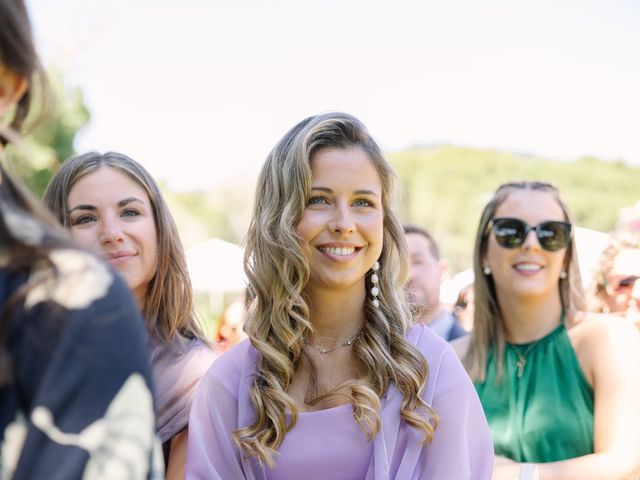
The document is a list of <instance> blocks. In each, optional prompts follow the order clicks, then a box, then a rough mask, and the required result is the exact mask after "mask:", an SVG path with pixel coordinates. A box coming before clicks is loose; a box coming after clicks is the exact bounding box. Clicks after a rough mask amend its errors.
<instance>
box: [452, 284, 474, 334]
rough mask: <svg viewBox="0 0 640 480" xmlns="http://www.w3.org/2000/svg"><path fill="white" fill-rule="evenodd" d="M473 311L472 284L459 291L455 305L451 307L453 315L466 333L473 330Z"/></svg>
mask: <svg viewBox="0 0 640 480" xmlns="http://www.w3.org/2000/svg"><path fill="white" fill-rule="evenodd" d="M473 310H474V295H473V283H470V284H468V285H466V286H464V287H462V288H461V289H460V292H459V293H458V298H456V303H455V304H454V305H453V314H454V315H455V316H456V318H457V319H458V322H460V325H461V326H462V328H464V329H465V330H466V331H467V332H470V331H471V330H473Z"/></svg>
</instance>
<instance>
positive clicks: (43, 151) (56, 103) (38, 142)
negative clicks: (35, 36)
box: [6, 70, 90, 198]
mask: <svg viewBox="0 0 640 480" xmlns="http://www.w3.org/2000/svg"><path fill="white" fill-rule="evenodd" d="M47 77H48V85H47V94H46V96H45V98H46V99H47V100H46V101H45V102H43V101H42V98H43V93H42V89H41V88H37V84H36V88H35V97H34V108H33V109H32V112H31V114H30V116H29V118H28V119H27V122H26V129H27V131H28V132H29V133H28V134H27V135H25V137H24V139H23V141H22V142H21V143H20V144H18V145H11V146H9V147H7V150H6V158H7V163H8V165H9V169H10V170H11V171H12V172H13V173H14V174H15V175H16V176H17V177H18V178H20V179H22V181H23V182H24V183H25V184H26V185H27V187H28V188H29V189H30V190H31V191H32V192H33V193H34V194H35V195H36V196H37V197H38V198H40V197H41V196H42V193H43V192H44V189H45V188H46V186H47V184H48V183H49V179H50V178H51V176H52V175H53V173H54V172H55V171H56V170H57V169H58V167H59V166H60V164H61V163H62V162H63V161H64V160H65V159H67V158H69V157H70V156H72V155H73V154H74V153H75V150H74V141H75V137H76V134H77V133H78V131H79V130H80V129H81V128H82V127H84V126H85V125H86V124H87V123H88V122H89V119H90V113H89V110H88V109H87V106H86V104H85V102H84V96H83V94H82V90H81V89H80V88H79V87H75V86H73V87H72V86H68V85H66V84H65V79H64V76H63V75H62V74H61V73H59V72H57V71H56V70H50V71H49V72H48V74H47ZM30 125H31V127H30Z"/></svg>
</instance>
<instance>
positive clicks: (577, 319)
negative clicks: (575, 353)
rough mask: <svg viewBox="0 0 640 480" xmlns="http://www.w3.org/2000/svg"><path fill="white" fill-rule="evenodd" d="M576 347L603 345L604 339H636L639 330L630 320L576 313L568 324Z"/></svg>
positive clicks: (581, 312) (619, 317)
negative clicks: (626, 337)
mask: <svg viewBox="0 0 640 480" xmlns="http://www.w3.org/2000/svg"><path fill="white" fill-rule="evenodd" d="M567 331H568V333H569V337H570V338H571V342H572V343H573V344H574V346H575V347H580V346H583V345H584V346H592V345H598V344H602V343H603V341H604V339H615V338H618V337H625V336H629V335H630V336H631V337H636V336H637V335H638V330H637V329H636V328H635V326H634V325H633V323H632V322H630V321H629V320H628V319H626V318H624V317H622V316H619V315H613V314H609V313H595V312H586V311H579V312H575V313H574V314H573V315H572V317H571V318H570V320H569V322H568V323H567Z"/></svg>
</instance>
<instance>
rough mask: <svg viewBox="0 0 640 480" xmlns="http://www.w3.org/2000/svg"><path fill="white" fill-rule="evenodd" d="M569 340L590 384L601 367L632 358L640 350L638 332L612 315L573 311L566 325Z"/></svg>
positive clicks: (624, 320) (628, 322) (626, 321)
mask: <svg viewBox="0 0 640 480" xmlns="http://www.w3.org/2000/svg"><path fill="white" fill-rule="evenodd" d="M567 332H568V335H569V340H570V341H571V345H572V346H573V349H574V351H575V352H576V356H577V357H578V361H579V362H580V365H581V367H582V369H583V371H584V372H585V374H586V376H587V378H588V379H589V381H590V382H591V384H594V383H595V380H596V377H597V372H598V371H603V370H602V367H605V370H604V371H606V368H607V367H608V366H613V365H615V364H617V363H618V362H624V361H625V360H624V358H627V359H629V361H632V360H631V359H632V358H637V357H638V352H639V351H640V334H639V333H638V330H637V329H636V327H635V326H634V325H633V323H632V322H630V321H629V320H628V319H626V318H624V317H621V316H618V315H612V314H606V313H593V312H576V313H575V314H574V315H573V316H572V318H571V319H570V323H568V325H567ZM632 363H633V362H632Z"/></svg>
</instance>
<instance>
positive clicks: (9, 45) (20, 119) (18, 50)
mask: <svg viewBox="0 0 640 480" xmlns="http://www.w3.org/2000/svg"><path fill="white" fill-rule="evenodd" d="M0 64H1V65H3V66H4V67H6V68H7V69H8V70H10V71H11V72H13V73H15V74H17V75H20V76H21V77H24V78H26V79H27V80H28V81H29V87H28V88H27V90H26V91H25V93H24V95H23V96H22V98H21V99H20V100H19V101H18V103H17V105H16V110H15V113H14V116H13V120H12V121H11V123H10V124H9V126H8V127H9V128H11V129H13V130H15V131H20V129H21V128H22V125H23V123H24V120H25V119H26V118H27V115H28V113H29V111H30V108H31V104H32V100H33V87H32V85H33V84H34V83H36V81H37V83H39V84H40V85H41V86H43V87H44V86H45V85H46V81H45V76H44V73H43V72H42V69H41V67H40V60H39V59H38V55H37V53H36V50H35V47H34V44H33V36H32V34H31V23H30V22H29V16H28V14H27V9H26V7H25V5H24V3H23V2H22V0H0ZM43 100H44V98H43ZM7 143H8V139H7V138H6V137H5V136H3V135H2V134H1V132H0V144H1V145H6V144H7Z"/></svg>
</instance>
